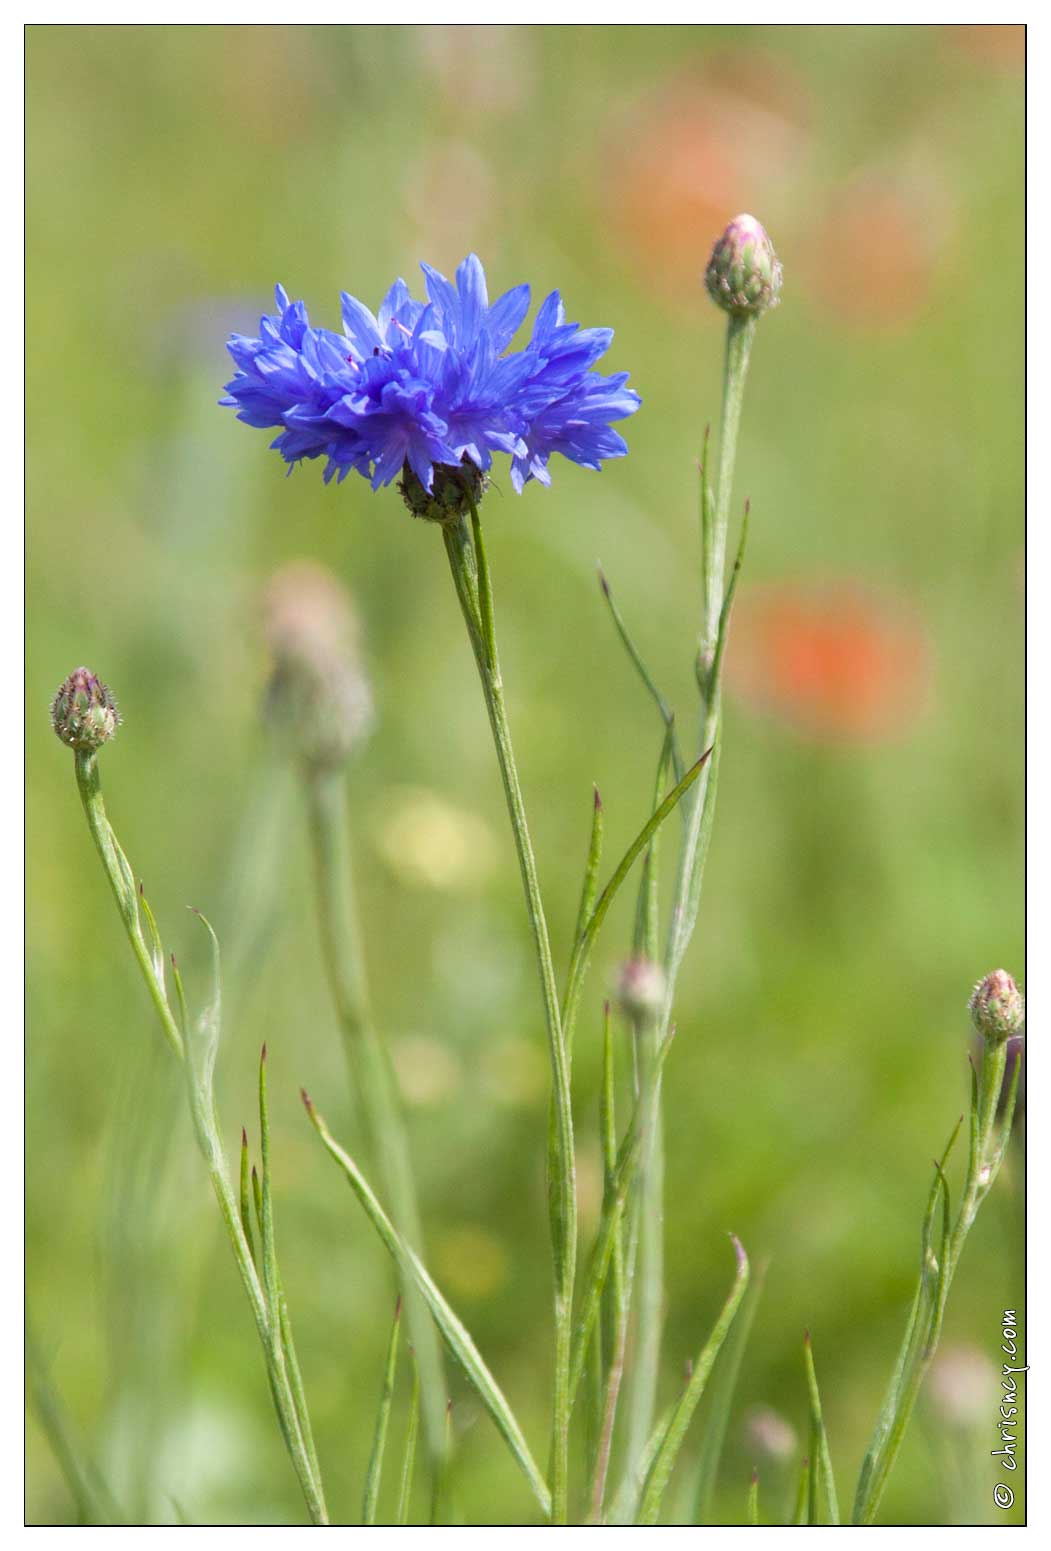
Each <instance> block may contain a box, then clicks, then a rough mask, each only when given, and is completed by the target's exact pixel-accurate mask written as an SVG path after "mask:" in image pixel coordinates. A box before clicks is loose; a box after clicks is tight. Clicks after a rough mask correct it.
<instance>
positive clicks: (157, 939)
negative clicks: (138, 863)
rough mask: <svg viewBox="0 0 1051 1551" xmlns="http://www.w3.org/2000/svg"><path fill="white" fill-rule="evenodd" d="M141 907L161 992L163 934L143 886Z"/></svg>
mask: <svg viewBox="0 0 1051 1551" xmlns="http://www.w3.org/2000/svg"><path fill="white" fill-rule="evenodd" d="M139 905H140V907H141V910H142V913H143V915H144V916H145V917H146V925H147V927H148V928H149V933H150V963H151V964H152V965H153V978H154V979H155V980H156V982H157V984H158V986H160V988H161V990H162V991H163V990H164V948H163V947H162V945H161V934H160V932H159V930H158V928H157V919H156V917H155V916H154V914H153V911H152V910H151V909H150V902H149V900H148V899H147V898H146V895H145V894H144V892H143V888H142V884H141V883H140V884H139Z"/></svg>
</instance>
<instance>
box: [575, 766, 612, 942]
mask: <svg viewBox="0 0 1051 1551" xmlns="http://www.w3.org/2000/svg"><path fill="white" fill-rule="evenodd" d="M604 828H605V822H604V813H603V808H602V798H601V797H600V796H599V790H598V787H597V786H596V787H595V800H594V802H593V803H592V806H591V834H590V836H589V838H588V859H587V862H586V863H585V866H584V884H583V887H582V888H581V891H580V908H579V909H578V911H577V924H576V927H575V928H574V930H573V941H574V942H576V940H577V938H578V937H579V936H580V934H581V932H582V931H583V930H584V927H585V926H586V925H587V919H588V916H589V915H590V914H591V910H592V907H593V905H594V903H595V895H596V894H597V892H598V869H599V863H600V862H601V860H602V831H603V829H604Z"/></svg>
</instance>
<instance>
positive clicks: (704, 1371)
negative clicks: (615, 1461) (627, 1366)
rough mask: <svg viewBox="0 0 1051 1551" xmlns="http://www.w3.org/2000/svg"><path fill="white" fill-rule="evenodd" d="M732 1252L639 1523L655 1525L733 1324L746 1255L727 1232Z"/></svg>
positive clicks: (744, 1280) (651, 1475)
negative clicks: (718, 1303)
mask: <svg viewBox="0 0 1051 1551" xmlns="http://www.w3.org/2000/svg"><path fill="white" fill-rule="evenodd" d="M731 1238H732V1241H733V1246H734V1254H735V1256H736V1258H737V1274H736V1276H735V1277H734V1284H733V1287H732V1288H731V1290H730V1295H729V1297H728V1298H727V1300H726V1302H725V1303H724V1304H723V1307H722V1309H721V1311H720V1313H719V1317H718V1319H717V1320H716V1322H715V1326H714V1328H713V1330H712V1333H711V1335H710V1336H709V1337H708V1340H707V1342H706V1343H705V1345H704V1346H703V1347H702V1348H701V1351H700V1353H699V1355H698V1357H697V1361H696V1362H695V1363H694V1365H693V1371H692V1373H691V1374H690V1381H689V1383H688V1384H687V1386H686V1389H685V1391H684V1393H683V1396H682V1398H681V1400H680V1401H679V1403H678V1405H677V1406H676V1408H675V1414H674V1416H673V1417H672V1420H671V1425H670V1426H669V1428H668V1431H667V1434H666V1436H665V1438H664V1440H663V1442H662V1443H661V1446H660V1448H659V1450H658V1451H657V1457H656V1459H655V1460H654V1462H653V1469H652V1470H651V1471H650V1473H649V1478H648V1480H647V1481H646V1487H645V1490H644V1492H643V1494H642V1504H641V1507H640V1509H639V1520H638V1522H639V1523H640V1524H656V1523H657V1520H658V1518H659V1516H660V1508H661V1500H662V1498H663V1496H664V1490H665V1488H666V1486H667V1485H668V1481H669V1479H670V1477H671V1473H672V1470H673V1469H674V1467H675V1461H676V1459H677V1458H678V1454H679V1450H680V1448H681V1447H682V1443H683V1439H684V1438H685V1437H686V1431H687V1429H688V1427H689V1425H690V1421H691V1419H692V1417H693V1413H694V1412H695V1411H696V1409H697V1405H698V1402H699V1401H700V1398H701V1396H702V1394H703V1393H704V1387H705V1384H706V1383H707V1382H708V1375H709V1374H710V1373H711V1370H712V1365H713V1364H714V1362H715V1359H716V1357H717V1356H718V1355H719V1350H720V1348H721V1347H722V1344H723V1342H724V1341H725V1340H726V1337H727V1335H728V1334H729V1331H730V1326H731V1325H732V1324H733V1321H734V1315H735V1314H736V1313H737V1310H738V1308H739V1306H740V1303H741V1299H742V1298H743V1297H744V1294H745V1289H746V1288H747V1286H748V1256H747V1255H746V1254H745V1252H744V1249H743V1247H742V1245H741V1243H740V1241H739V1240H738V1239H736V1238H733V1236H732V1235H731Z"/></svg>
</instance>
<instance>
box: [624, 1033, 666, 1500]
mask: <svg viewBox="0 0 1051 1551" xmlns="http://www.w3.org/2000/svg"><path fill="white" fill-rule="evenodd" d="M635 1038H636V1041H637V1046H638V1054H639V1081H640V1086H641V1097H640V1119H641V1132H642V1147H641V1153H640V1158H639V1173H638V1209H639V1219H638V1221H639V1241H638V1315H637V1328H636V1337H635V1361H634V1368H633V1372H632V1387H631V1398H630V1406H629V1410H628V1446H627V1455H626V1474H627V1475H629V1476H634V1477H635V1485H634V1489H633V1498H634V1500H633V1502H632V1511H634V1503H635V1501H637V1499H638V1495H639V1494H641V1491H642V1484H643V1473H642V1460H643V1458H644V1456H645V1452H646V1446H647V1444H648V1442H649V1440H650V1437H651V1435H652V1433H653V1419H654V1416H655V1415H656V1409H657V1387H658V1380H659V1377H660V1350H661V1325H662V1321H663V1301H664V1148H663V1138H662V1135H661V1076H660V1070H659V1066H658V1061H657V1055H658V1045H657V1027H656V1024H655V1023H654V1021H653V1020H652V1019H648V1020H640V1021H639V1022H638V1023H637V1024H636V1031H635ZM632 1522H633V1520H632Z"/></svg>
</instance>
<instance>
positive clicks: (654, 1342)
mask: <svg viewBox="0 0 1051 1551" xmlns="http://www.w3.org/2000/svg"><path fill="white" fill-rule="evenodd" d="M755 327H756V319H754V318H745V319H740V318H730V319H729V320H728V322H727V332H726V356H725V362H724V369H723V402H722V418H721V426H720V435H719V476H718V483H717V487H716V494H715V502H714V508H713V506H712V503H711V501H710V499H709V492H708V478H707V439H706V444H705V462H704V465H703V466H702V470H701V492H702V522H701V537H702V556H701V575H702V588H701V640H700V650H699V654H698V684H699V687H700V690H701V723H700V748H701V750H709V749H713V748H714V753H713V756H712V758H711V759H710V760H709V761H708V764H707V768H706V769H704V770H703V771H702V773H701V778H700V780H699V781H698V783H697V790H696V792H695V793H694V794H692V796H691V800H690V803H689V806H688V809H687V811H686V823H685V826H684V833H683V839H682V846H681V849H680V853H679V867H678V874H677V877H676V884H675V894H674V899H673V903H672V914H671V926H670V930H669V933H668V943H667V948H666V952H665V960H664V970H665V982H666V988H667V994H666V998H665V1004H664V1010H663V1013H662V1015H661V1018H660V1019H659V1021H658V1025H657V1031H656V1043H657V1046H658V1047H659V1046H660V1045H661V1044H663V1042H664V1040H665V1039H666V1038H667V1035H668V1030H669V1028H670V1026H671V1010H672V1005H673V1000H674V994H675V986H676V981H677V979H678V974H679V970H680V968H681V965H682V962H683V958H684V956H685V953H686V948H687V946H688V944H689V941H690V938H691V937H692V935H693V930H694V927H695V925H696V922H697V913H698V909H699V905H700V895H701V886H702V883H703V878H704V866H705V862H706V860H707V853H708V842H709V839H710V836H711V831H712V824H713V820H714V815H715V797H716V791H717V787H718V773H719V764H720V756H721V752H722V750H721V741H722V740H721V736H720V733H721V677H722V661H723V653H724V648H725V643H726V636H727V631H728V627H729V621H730V613H731V608H732V603H733V594H734V589H735V586H736V579H737V575H738V573H739V570H740V563H741V558H742V555H743V535H742V546H741V549H740V550H739V552H738V560H737V564H736V565H735V568H734V573H733V576H732V578H731V582H730V586H729V588H727V587H726V585H725V574H726V544H727V534H728V530H729V520H730V503H731V496H732V493H733V475H734V465H735V462H736V458H737V437H738V431H739V429H740V424H741V410H742V406H743V403H744V388H745V381H746V378H747V373H748V362H749V358H750V356H751V349H752V342H753V340H754V338H755ZM660 1099H661V1095H660V1086H659V1083H658V1084H657V1086H656V1091H655V1093H654V1094H653V1095H652V1110H653V1114H652V1118H651V1123H650V1125H649V1127H648V1128H647V1130H648V1136H649V1143H648V1150H647V1154H646V1156H644V1158H643V1162H642V1169H641V1174H640V1182H641V1189H642V1190H643V1191H644V1192H645V1201H644V1202H643V1205H642V1208H641V1211H640V1217H639V1277H640V1285H641V1289H642V1292H641V1300H640V1332H641V1335H642V1340H641V1342H640V1356H639V1364H638V1378H637V1381H636V1386H635V1390H634V1395H635V1401H634V1403H633V1421H632V1428H631V1436H630V1440H629V1449H628V1465H627V1468H628V1470H629V1472H632V1473H633V1474H634V1476H635V1479H636V1481H637V1482H639V1464H640V1452H641V1450H642V1448H643V1447H644V1445H645V1441H646V1438H647V1437H648V1436H649V1432H650V1429H651V1427H652V1421H653V1414H654V1407H655V1404H656V1379H657V1366H658V1362H657V1358H656V1357H655V1353H656V1354H658V1355H659V1340H660V1310H661V1307H662V1304H663V1296H664V1292H663V1267H662V1263H661V1262H662V1241H661V1239H660V1236H659V1233H658V1232H657V1231H656V1230H655V1227H654V1224H655V1223H656V1224H659V1222H660V1218H661V1214H662V1202H663V1193H664V1180H663V1158H662V1154H661V1150H660V1141H659V1138H660V1135H661V1102H660ZM639 1488H640V1489H641V1482H639Z"/></svg>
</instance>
